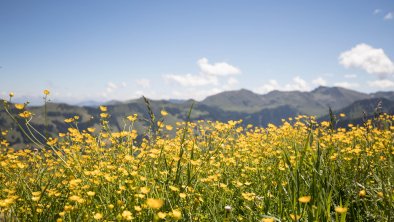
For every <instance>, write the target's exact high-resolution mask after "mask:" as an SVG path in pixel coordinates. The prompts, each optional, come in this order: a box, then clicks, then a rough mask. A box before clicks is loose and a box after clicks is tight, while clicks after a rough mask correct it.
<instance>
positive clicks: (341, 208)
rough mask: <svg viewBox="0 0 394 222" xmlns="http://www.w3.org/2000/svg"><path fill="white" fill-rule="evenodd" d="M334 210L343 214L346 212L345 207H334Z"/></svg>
mask: <svg viewBox="0 0 394 222" xmlns="http://www.w3.org/2000/svg"><path fill="white" fill-rule="evenodd" d="M335 212H337V213H339V214H343V213H346V212H347V207H335Z"/></svg>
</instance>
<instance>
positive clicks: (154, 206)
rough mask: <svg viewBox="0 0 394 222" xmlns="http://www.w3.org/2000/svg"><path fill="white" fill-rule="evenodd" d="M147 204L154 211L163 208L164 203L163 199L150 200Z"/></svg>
mask: <svg viewBox="0 0 394 222" xmlns="http://www.w3.org/2000/svg"><path fill="white" fill-rule="evenodd" d="M146 204H147V205H148V207H150V208H152V209H160V208H161V207H162V206H163V204H164V201H163V200H161V199H153V198H148V199H147V200H146Z"/></svg>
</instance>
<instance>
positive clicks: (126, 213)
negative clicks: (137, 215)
mask: <svg viewBox="0 0 394 222" xmlns="http://www.w3.org/2000/svg"><path fill="white" fill-rule="evenodd" d="M122 217H123V219H125V220H129V221H130V220H133V216H132V214H131V212H130V211H128V210H125V211H123V213H122Z"/></svg>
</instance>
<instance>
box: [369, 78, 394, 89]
mask: <svg viewBox="0 0 394 222" xmlns="http://www.w3.org/2000/svg"><path fill="white" fill-rule="evenodd" d="M368 85H369V86H371V87H376V88H382V89H385V88H394V82H393V81H391V80H388V79H380V80H375V81H370V82H368Z"/></svg>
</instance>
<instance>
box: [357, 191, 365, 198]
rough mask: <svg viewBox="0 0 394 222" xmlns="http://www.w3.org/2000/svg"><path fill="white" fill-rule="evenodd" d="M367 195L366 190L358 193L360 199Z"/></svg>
mask: <svg viewBox="0 0 394 222" xmlns="http://www.w3.org/2000/svg"><path fill="white" fill-rule="evenodd" d="M366 195H367V192H366V191H365V190H360V192H358V196H359V197H365V196H366Z"/></svg>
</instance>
